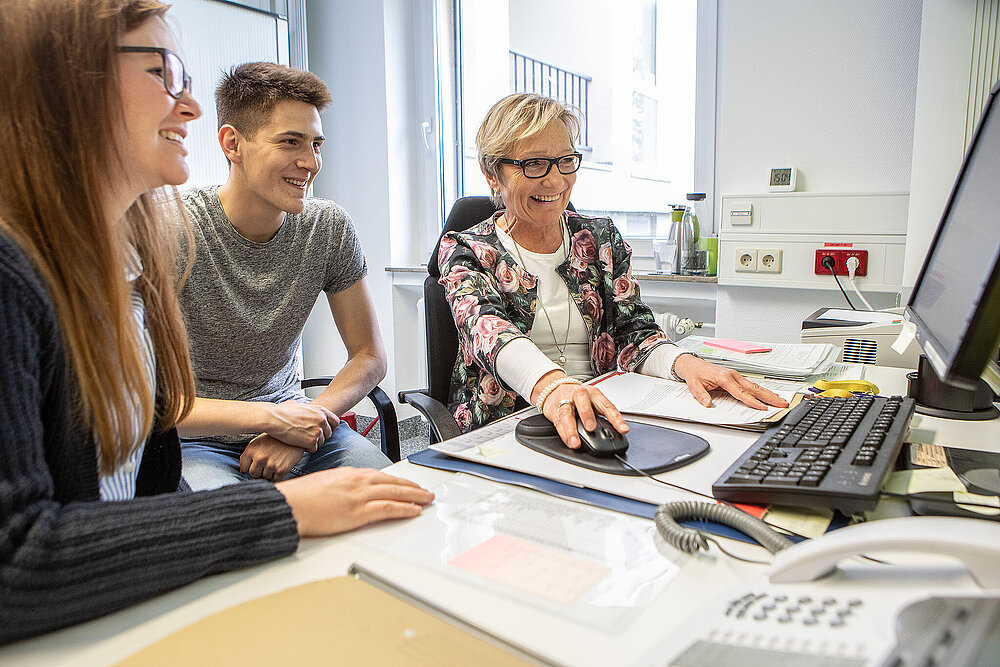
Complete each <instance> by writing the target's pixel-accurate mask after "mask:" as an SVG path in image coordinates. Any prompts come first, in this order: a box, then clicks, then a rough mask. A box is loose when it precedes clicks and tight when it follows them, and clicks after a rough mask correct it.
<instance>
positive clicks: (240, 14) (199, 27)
mask: <svg viewBox="0 0 1000 667" xmlns="http://www.w3.org/2000/svg"><path fill="white" fill-rule="evenodd" d="M170 4H171V9H170V12H169V13H168V14H167V16H168V17H169V18H168V20H169V22H170V24H171V28H172V29H173V31H174V33H175V35H176V38H177V42H178V45H179V47H180V51H181V57H182V58H183V59H184V69H185V71H186V72H187V73H188V74H189V75H190V76H191V85H192V93H193V95H194V98H195V99H196V100H198V104H200V105H201V111H202V116H201V118H199V119H198V120H197V121H196V122H194V123H192V124H191V126H190V133H189V135H188V138H187V141H186V143H187V146H188V151H189V157H188V164H189V165H190V167H191V177H190V178H189V179H188V182H187V184H186V185H185V186H184V187H203V186H206V185H218V184H220V183H223V182H224V181H225V180H226V177H227V176H228V174H229V166H228V163H227V162H226V158H225V157H224V156H223V155H222V149H221V148H219V142H218V140H217V139H216V135H217V130H218V117H217V116H216V115H215V87H216V86H217V85H218V83H219V78H220V77H221V74H222V72H224V71H226V70H228V69H229V68H230V66H232V65H236V64H239V63H245V62H251V61H255V60H266V61H269V62H276V63H281V64H282V65H287V64H288V23H287V21H285V20H282V19H277V18H275V17H273V16H269V15H267V14H262V13H260V12H255V11H252V10H250V9H246V8H245V7H239V6H236V5H231V4H224V3H221V2H217V1H216V0H171V3H170ZM220 34H224V35H225V36H226V37H225V39H220V38H219V36H220Z"/></svg>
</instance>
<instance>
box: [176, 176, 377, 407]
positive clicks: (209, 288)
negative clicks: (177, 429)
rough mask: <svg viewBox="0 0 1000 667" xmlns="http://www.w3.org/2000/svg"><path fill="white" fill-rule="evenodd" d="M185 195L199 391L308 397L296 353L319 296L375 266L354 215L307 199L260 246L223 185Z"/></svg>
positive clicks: (186, 303)
mask: <svg viewBox="0 0 1000 667" xmlns="http://www.w3.org/2000/svg"><path fill="white" fill-rule="evenodd" d="M183 201H184V206H185V209H186V210H187V214H188V218H190V220H191V226H192V229H193V231H194V240H195V251H196V256H195V262H194V266H193V267H192V270H191V275H190V276H189V277H188V280H187V282H186V283H185V284H184V288H183V289H182V290H181V293H180V300H181V307H182V308H183V310H184V317H185V319H186V322H187V330H188V337H189V339H190V345H191V363H192V365H193V366H194V374H195V381H196V384H197V393H198V396H203V397H207V398H220V399H228V400H238V401H247V400H263V401H282V400H287V399H290V398H301V397H302V391H301V389H300V388H299V377H298V373H297V372H296V359H295V355H296V352H297V350H298V348H299V345H300V344H301V340H302V328H303V327H304V326H305V323H306V318H308V317H309V313H310V311H311V310H312V307H313V305H314V304H315V303H316V297H317V296H319V293H320V292H326V293H327V294H335V293H337V292H340V291H343V290H345V289H347V288H348V287H350V286H351V285H353V284H354V283H356V282H357V281H358V280H361V279H362V278H363V277H364V276H365V274H367V272H368V267H367V265H366V263H365V257H364V255H363V254H362V252H361V243H360V241H359V240H358V236H357V233H356V232H355V229H354V223H353V222H352V221H351V217H350V215H348V213H347V211H345V210H344V209H343V208H342V207H341V206H339V205H338V204H336V203H334V202H332V201H328V200H325V199H308V200H307V201H306V205H305V209H304V210H303V211H302V213H299V214H296V215H290V214H289V215H287V216H286V217H285V221H284V223H282V225H281V228H280V229H278V232H277V233H276V234H275V235H274V237H273V238H272V239H271V240H269V241H267V242H266V243H256V242H254V241H250V240H248V239H246V238H245V237H243V236H242V235H240V233H239V232H237V231H236V229H235V228H233V225H232V223H230V222H229V218H227V217H226V213H225V211H223V209H222V204H221V203H220V202H219V195H218V191H217V188H216V187H210V188H203V189H200V190H189V191H188V192H185V193H184V195H183ZM181 243H182V246H183V244H184V243H185V240H184V239H183V235H182V241H181ZM181 257H182V258H184V257H185V253H183V252H182V253H181Z"/></svg>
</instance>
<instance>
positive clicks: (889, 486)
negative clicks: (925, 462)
mask: <svg viewBox="0 0 1000 667" xmlns="http://www.w3.org/2000/svg"><path fill="white" fill-rule="evenodd" d="M884 490H885V491H886V492H887V493H897V494H900V495H908V494H911V493H930V492H933V491H958V492H959V493H964V492H965V490H966V489H965V485H964V484H962V481H961V480H960V479H958V476H957V475H955V472H954V471H953V470H952V469H951V468H920V469H918V470H897V471H896V472H894V473H892V474H891V475H889V481H888V482H887V483H886V485H885V489H884Z"/></svg>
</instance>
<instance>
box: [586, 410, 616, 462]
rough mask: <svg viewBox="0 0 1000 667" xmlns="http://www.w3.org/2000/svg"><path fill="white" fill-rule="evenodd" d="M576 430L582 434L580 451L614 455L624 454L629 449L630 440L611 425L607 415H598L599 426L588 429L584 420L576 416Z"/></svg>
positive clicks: (599, 454) (598, 454)
mask: <svg viewBox="0 0 1000 667" xmlns="http://www.w3.org/2000/svg"><path fill="white" fill-rule="evenodd" d="M576 431H577V433H579V434H580V451H582V452H587V453H588V454H593V455H594V456H602V457H604V456H614V455H615V454H624V453H625V450H627V449H628V440H627V439H626V438H625V436H624V435H623V434H621V433H619V432H618V430H617V429H616V428H615V427H614V426H612V425H611V422H609V421H608V420H607V418H606V417H602V416H601V415H597V427H596V428H594V430H593V431H588V430H587V429H586V427H585V426H584V425H583V420H582V419H581V418H580V415H579V414H578V415H577V416H576Z"/></svg>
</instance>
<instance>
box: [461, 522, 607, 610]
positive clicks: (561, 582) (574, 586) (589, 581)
mask: <svg viewBox="0 0 1000 667" xmlns="http://www.w3.org/2000/svg"><path fill="white" fill-rule="evenodd" d="M449 564H450V565H453V566H455V567H457V568H459V569H462V570H465V571H466V572H472V573H474V574H478V575H480V576H482V577H486V578H487V579H492V580H493V581H496V582H498V583H501V584H504V585H506V586H510V587H511V588H516V589H517V590H520V591H524V592H526V593H531V594H533V595H537V596H539V597H542V598H545V599H547V600H551V601H553V602H558V603H559V604H563V605H569V604H573V603H574V602H575V601H576V600H577V598H579V597H580V596H581V595H582V594H583V593H584V592H586V591H587V590H589V589H590V588H591V587H592V586H594V585H595V584H597V582H599V581H600V580H601V579H603V578H604V577H606V576H607V575H608V573H609V572H610V569H608V567H606V566H604V565H599V564H597V563H594V562H591V561H589V560H586V559H583V558H580V557H579V556H575V555H573V554H571V553H567V552H565V551H560V550H557V549H553V548H551V547H546V546H542V545H540V544H533V543H531V542H526V541H524V540H519V539H517V538H513V537H508V536H507V535H502V534H497V535H494V536H493V537H491V538H489V539H488V540H486V541H485V542H482V543H480V544H478V545H477V546H475V547H472V548H471V549H469V550H468V551H466V552H464V553H462V554H459V555H458V556H456V557H455V558H453V559H451V560H450V561H449Z"/></svg>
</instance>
